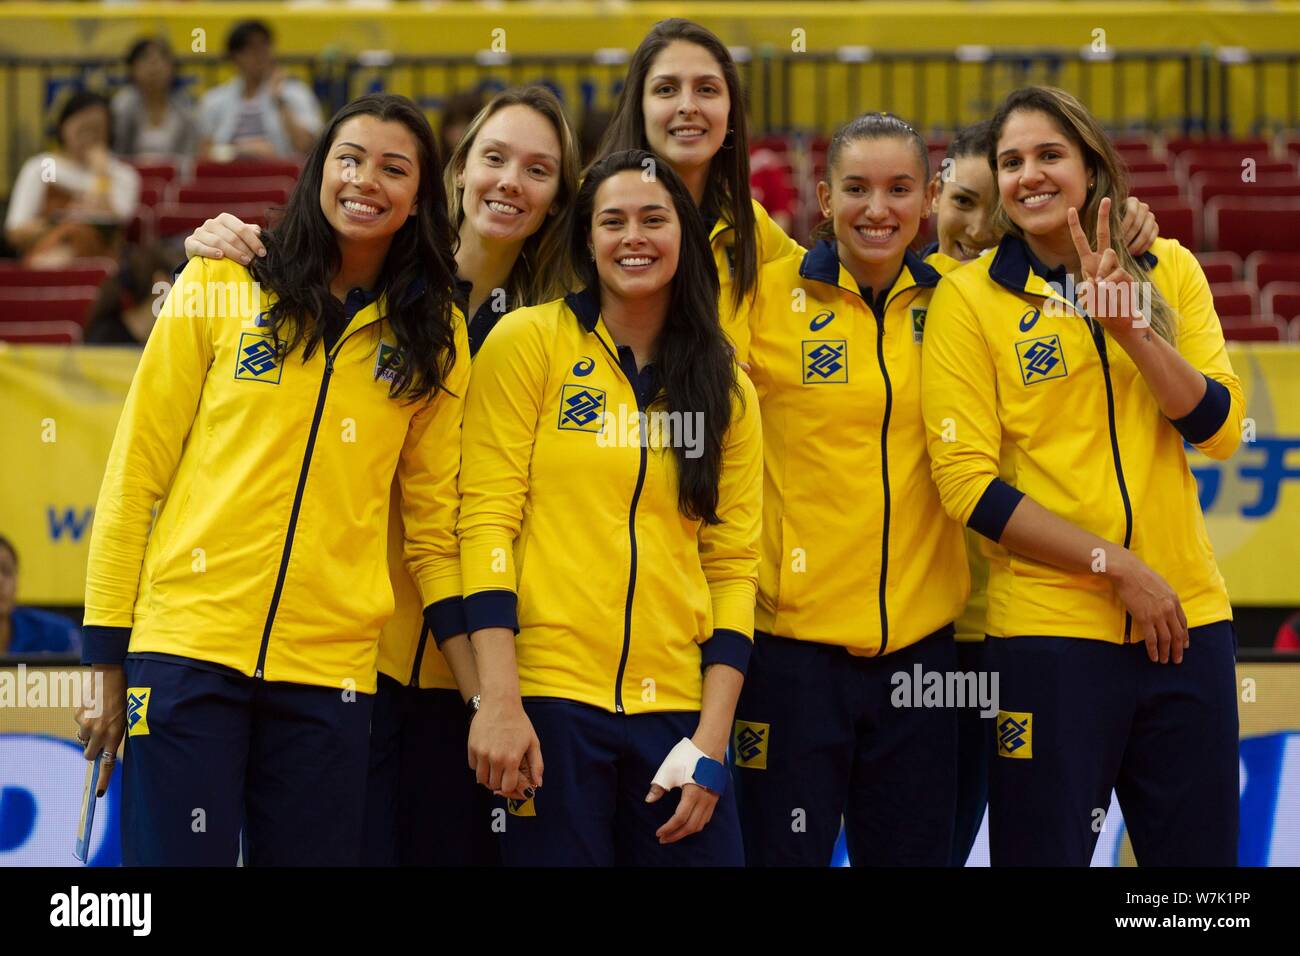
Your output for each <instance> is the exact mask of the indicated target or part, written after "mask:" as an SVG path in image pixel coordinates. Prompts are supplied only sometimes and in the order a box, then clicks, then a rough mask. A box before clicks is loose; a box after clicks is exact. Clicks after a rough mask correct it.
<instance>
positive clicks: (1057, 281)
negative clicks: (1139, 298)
mask: <svg viewBox="0 0 1300 956" xmlns="http://www.w3.org/2000/svg"><path fill="white" fill-rule="evenodd" d="M1159 261H1160V260H1158V259H1157V258H1156V257H1155V254H1154V253H1152V252H1150V251H1147V252H1144V253H1143V254H1142V255H1141V256H1139V257H1138V262H1140V263H1141V264H1142V265H1143V266H1144V267H1145V268H1147V269H1148V270H1150V269H1154V268H1155V267H1156V265H1157V264H1158V263H1159ZM1031 272H1032V273H1034V274H1035V275H1037V276H1039V277H1040V278H1042V279H1044V280H1045V281H1046V282H1048V283H1050V284H1051V285H1052V286H1054V287H1055V288H1056V289H1064V288H1065V274H1066V268H1065V266H1057V267H1056V268H1055V269H1049V268H1048V267H1047V266H1046V265H1044V264H1043V263H1042V261H1041V260H1040V259H1039V258H1038V257H1037V256H1036V255H1034V253H1033V252H1032V251H1031V250H1030V248H1029V243H1027V242H1025V240H1024V239H1021V238H1020V237H1019V236H1013V235H1011V234H1009V233H1008V234H1007V235H1005V236H1003V237H1002V241H1001V242H999V243H998V251H997V252H995V253H994V254H993V262H992V263H991V264H990V265H989V275H990V276H991V277H992V278H993V281H994V282H996V283H997V284H998V285H1001V286H1005V287H1006V288H1008V289H1011V290H1013V291H1015V292H1024V291H1025V285H1026V283H1028V281H1029V274H1030V273H1031Z"/></svg>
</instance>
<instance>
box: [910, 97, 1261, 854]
mask: <svg viewBox="0 0 1300 956" xmlns="http://www.w3.org/2000/svg"><path fill="white" fill-rule="evenodd" d="M991 139H992V144H991V148H990V154H989V163H990V166H991V167H992V169H993V171H994V176H995V178H996V181H997V185H998V192H999V198H1000V208H999V209H998V211H997V213H996V214H995V221H996V222H997V224H998V225H999V227H1000V228H1002V229H1003V230H1005V232H1006V235H1005V237H1004V238H1003V239H1002V241H1001V242H1000V243H999V246H998V250H997V253H996V254H995V255H991V256H984V257H982V258H980V259H979V260H977V261H976V262H974V263H972V264H970V265H969V266H967V267H965V268H963V269H959V270H956V271H955V272H953V273H951V274H950V275H949V276H948V277H947V278H946V279H945V280H944V281H943V282H941V283H940V285H939V288H938V289H937V290H936V292H935V295H934V299H933V300H932V302H931V305H930V311H929V315H928V318H927V328H926V335H925V342H924V346H923V352H924V355H923V371H922V395H923V403H924V412H925V418H926V426H927V430H928V432H929V436H930V452H931V457H932V459H933V473H934V477H935V481H936V483H937V485H938V487H939V494H940V497H941V498H942V499H943V502H944V505H945V507H946V508H947V509H948V511H949V513H950V514H952V515H953V516H954V517H956V518H957V519H959V520H960V521H962V522H963V523H965V524H967V525H968V526H969V527H971V528H973V529H974V530H975V531H977V532H979V533H980V534H982V535H984V536H985V537H986V538H987V539H988V542H987V543H986V547H985V552H986V554H987V555H988V557H989V564H990V570H989V584H988V619H987V629H988V633H989V635H990V637H993V638H998V639H997V640H991V641H989V646H988V649H987V654H988V667H989V669H990V670H991V671H993V672H996V673H998V674H999V676H1000V698H1001V699H1000V703H999V705H998V707H999V713H998V717H997V744H996V748H997V749H996V757H995V759H994V761H993V767H992V770H991V775H990V787H989V807H990V843H991V857H992V862H993V864H994V865H995V866H996V865H1005V864H1075V865H1086V864H1087V863H1088V861H1089V859H1090V858H1091V855H1092V851H1093V847H1094V846H1095V844H1096V840H1097V833H1098V832H1099V831H1100V824H1101V822H1102V821H1103V820H1104V814H1105V811H1106V808H1107V807H1108V806H1109V804H1110V791H1111V789H1112V787H1113V788H1114V789H1115V790H1116V791H1117V792H1118V795H1119V799H1120V804H1121V806H1122V807H1123V810H1124V816H1125V821H1126V823H1127V824H1128V828H1129V833H1130V835H1131V837H1132V841H1133V848H1134V851H1135V853H1136V855H1137V858H1138V861H1139V862H1140V863H1142V864H1144V865H1165V866H1168V865H1189V864H1215V865H1220V866H1224V865H1232V864H1233V863H1234V862H1235V861H1236V842H1237V840H1236V838H1237V813H1238V811H1237V711H1236V698H1235V686H1234V673H1233V663H1234V661H1233V658H1234V651H1235V644H1236V638H1235V634H1234V631H1233V628H1232V622H1231V619H1232V611H1231V607H1230V605H1229V603H1228V595H1227V591H1226V589H1225V587H1224V583H1223V578H1222V576H1221V575H1220V574H1219V570H1218V568H1217V567H1216V565H1215V562H1214V555H1213V552H1212V550H1211V548H1210V543H1209V539H1208V537H1207V535H1206V531H1205V521H1204V519H1203V517H1202V515H1201V510H1200V505H1199V502H1198V500H1197V489H1196V481H1195V479H1194V478H1193V476H1192V474H1191V472H1190V470H1189V469H1188V465H1187V458H1186V455H1185V453H1184V451H1183V442H1184V440H1186V441H1187V442H1189V443H1191V444H1193V445H1195V446H1196V447H1197V448H1199V449H1200V450H1202V451H1203V452H1205V453H1206V454H1207V455H1210V456H1211V457H1214V458H1226V457H1228V456H1229V455H1230V454H1232V452H1233V450H1234V449H1235V448H1236V447H1237V444H1238V442H1239V441H1240V436H1241V420H1242V415H1243V400H1242V393H1241V385H1240V382H1239V381H1238V379H1237V377H1236V376H1235V375H1234V374H1233V372H1232V367H1231V365H1230V364H1229V362H1228V357H1227V354H1226V352H1225V350H1224V345H1223V333H1222V330H1221V328H1220V326H1219V320H1218V317H1217V316H1216V315H1215V313H1214V306H1213V302H1212V300H1211V298H1210V291H1209V287H1208V286H1207V284H1206V281H1205V276H1204V274H1203V273H1202V272H1201V269H1200V266H1199V265H1198V264H1197V262H1196V259H1195V258H1194V257H1193V256H1192V254H1191V252H1189V251H1188V250H1186V249H1184V248H1183V247H1182V246H1180V245H1179V244H1178V243H1177V242H1175V241H1173V240H1170V239H1159V240H1157V241H1156V242H1155V243H1154V244H1153V246H1152V247H1151V250H1150V252H1148V253H1147V254H1146V255H1144V256H1143V257H1142V259H1141V260H1140V261H1139V260H1136V259H1134V258H1133V256H1132V255H1130V254H1129V253H1128V252H1127V250H1126V249H1125V248H1124V247H1123V245H1122V240H1121V241H1119V242H1113V241H1112V237H1118V236H1120V235H1121V232H1120V229H1119V217H1118V209H1119V206H1120V204H1121V203H1122V202H1123V200H1124V198H1125V194H1126V191H1127V186H1126V182H1125V177H1124V172H1123V167H1122V165H1121V163H1120V162H1119V160H1118V157H1117V155H1116V153H1115V151H1114V148H1113V147H1112V146H1111V145H1110V142H1109V141H1108V140H1107V138H1106V136H1105V134H1104V133H1103V132H1102V130H1101V128H1100V127H1099V126H1098V124H1097V122H1096V120H1095V119H1094V118H1093V117H1092V116H1091V115H1089V113H1088V112H1087V110H1086V109H1084V107H1083V106H1082V105H1081V104H1080V103H1079V102H1078V101H1077V100H1075V99H1074V98H1073V97H1071V96H1070V95H1069V94H1067V93H1064V92H1061V91H1059V90H1054V89H1046V88H1040V87H1030V88H1026V89H1022V90H1018V91H1016V92H1015V93H1012V94H1011V95H1010V96H1009V97H1008V98H1007V99H1006V100H1005V101H1004V102H1003V104H1002V106H1001V107H999V109H998V111H997V113H996V114H995V115H994V118H993V121H992V135H991ZM1080 210H1081V211H1080ZM1132 645H1145V648H1144V649H1139V648H1138V647H1134V646H1132Z"/></svg>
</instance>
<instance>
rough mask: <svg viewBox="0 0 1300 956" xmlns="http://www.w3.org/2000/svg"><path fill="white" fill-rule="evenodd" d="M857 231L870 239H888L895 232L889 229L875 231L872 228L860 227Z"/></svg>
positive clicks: (875, 229)
mask: <svg viewBox="0 0 1300 956" xmlns="http://www.w3.org/2000/svg"><path fill="white" fill-rule="evenodd" d="M857 230H858V232H860V233H861V234H862V235H864V236H866V237H867V238H868V239H888V238H889V237H890V236H891V235H893V233H894V230H893V229H890V228H888V227H886V228H874V229H873V228H872V227H870V226H858V227H857Z"/></svg>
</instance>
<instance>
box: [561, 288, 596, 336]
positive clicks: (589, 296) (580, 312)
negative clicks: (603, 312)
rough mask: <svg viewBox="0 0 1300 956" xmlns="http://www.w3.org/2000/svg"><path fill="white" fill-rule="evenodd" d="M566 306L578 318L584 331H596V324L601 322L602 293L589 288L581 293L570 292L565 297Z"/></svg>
mask: <svg viewBox="0 0 1300 956" xmlns="http://www.w3.org/2000/svg"><path fill="white" fill-rule="evenodd" d="M564 304H565V305H567V306H568V307H569V309H570V311H572V312H573V314H574V315H576V316H577V317H578V321H579V322H580V323H581V324H582V327H583V328H584V329H586V330H587V331H588V332H595V331H596V323H597V322H598V321H600V292H599V291H598V290H597V289H593V288H590V287H589V288H586V289H583V290H582V291H580V292H570V293H569V294H568V295H566V296H565V297H564Z"/></svg>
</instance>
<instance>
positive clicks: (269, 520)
mask: <svg viewBox="0 0 1300 956" xmlns="http://www.w3.org/2000/svg"><path fill="white" fill-rule="evenodd" d="M264 242H265V246H266V252H267V255H266V256H265V258H264V259H260V260H258V261H257V262H256V263H255V265H254V266H253V267H252V268H251V269H249V268H246V267H244V266H242V265H239V264H237V263H235V262H232V261H230V260H225V261H220V262H214V261H212V260H207V259H194V260H192V261H191V262H190V263H189V264H188V265H187V266H186V267H185V270H184V271H183V272H182V274H181V276H180V279H179V281H178V283H177V285H176V286H175V287H174V288H173V289H172V291H171V293H170V294H169V296H168V298H167V301H166V302H165V303H164V305H163V308H162V313H161V315H160V316H159V319H158V322H157V324H156V326H155V328H154V331H153V333H152V335H151V336H150V339H149V342H148V345H146V347H145V350H144V354H143V356H142V358H141V362H140V367H139V369H138V370H137V373H136V376H135V380H134V381H133V383H132V386H131V391H130V393H129V395H128V397H127V402H126V407H125V409H124V411H123V415H122V421H121V422H120V424H119V426H118V431H117V436H116V438H115V440H114V443H113V449H112V452H111V454H110V457H109V463H108V468H107V472H106V474H105V478H104V484H103V488H102V490H101V493H100V498H99V503H98V506H97V509H96V520H95V527H94V530H93V532H92V537H91V545H90V564H89V569H88V572H87V579H86V581H87V583H86V625H87V627H86V651H85V654H84V659H85V660H86V662H87V663H91V664H94V665H96V670H98V671H100V672H101V673H102V674H103V675H104V684H105V690H106V693H107V698H108V701H109V704H108V706H107V707H106V708H105V712H104V714H103V715H101V716H96V717H92V716H90V715H89V714H87V713H85V712H82V713H81V714H80V715H79V721H80V724H81V727H82V732H81V734H79V736H80V737H81V739H83V740H84V741H85V742H86V755H87V758H88V759H91V758H94V757H96V756H97V755H99V754H100V753H101V752H102V753H104V754H111V753H113V752H114V751H115V750H116V748H117V745H118V742H119V741H120V739H121V734H122V732H123V729H124V726H125V729H126V732H127V751H128V754H129V759H128V760H127V761H126V769H125V774H126V776H125V780H124V791H125V795H124V800H125V804H124V809H123V857H124V860H125V861H126V862H127V863H130V864H143V865H166V864H215V865H222V864H226V865H228V864H233V863H234V862H235V860H236V857H237V856H238V853H239V845H238V837H239V834H240V832H241V830H242V832H243V835H244V837H245V842H246V846H245V855H244V861H245V862H246V863H250V864H255V865H256V864H281V863H293V864H308V863H311V864H348V863H356V862H357V861H358V860H359V858H360V846H361V826H362V816H363V802H364V796H365V771H366V760H367V750H368V747H367V744H368V735H369V726H370V717H371V705H372V697H373V693H374V690H375V652H376V645H377V642H378V638H379V631H380V628H381V626H382V625H383V623H384V621H385V620H386V619H387V618H388V616H389V615H390V614H391V612H392V608H393V600H392V591H391V588H390V586H389V583H388V582H389V573H388V561H387V558H386V554H385V539H386V535H387V529H388V509H389V507H390V490H391V488H392V485H393V482H394V476H396V482H397V486H398V495H397V502H396V504H395V505H394V506H396V507H400V508H401V510H402V513H403V517H404V519H405V527H406V535H405V547H404V555H405V562H406V566H407V568H408V569H409V571H410V573H411V575H412V576H413V577H414V578H415V580H416V581H417V582H418V586H419V590H420V599H421V602H422V604H423V605H424V607H425V616H426V619H427V620H429V622H430V624H431V626H433V627H434V628H435V629H437V628H439V627H441V626H443V625H445V624H447V622H451V624H450V625H449V626H454V625H455V622H456V621H457V620H458V619H459V618H461V615H460V614H459V613H458V609H459V605H460V602H461V597H460V595H461V585H460V569H459V563H458V560H457V547H456V540H455V533H454V525H455V519H456V512H457V507H458V495H457V492H456V487H455V483H456V474H457V471H458V467H459V437H460V422H461V414H462V408H463V405H462V399H463V395H464V393H465V388H466V384H467V376H468V364H469V356H468V347H467V342H466V337H465V330H464V323H463V322H462V321H461V319H460V317H459V315H458V313H457V310H456V308H455V306H454V304H453V301H452V296H453V292H452V274H453V269H452V258H451V232H450V228H449V225H448V221H447V211H446V199H445V196H444V195H443V190H442V183H441V180H440V177H439V175H438V169H437V162H436V153H435V149H434V142H433V133H432V131H431V130H430V129H429V126H428V123H427V122H426V120H425V119H424V117H423V115H422V114H421V113H420V111H419V110H418V109H417V108H416V107H415V105H414V104H413V103H411V101H410V100H408V99H406V98H405V97H399V96H391V95H386V94H373V95H370V96H364V97H361V98H360V99H357V100H355V101H353V102H352V103H350V104H348V105H347V106H346V107H344V108H343V109H342V110H340V111H339V112H338V114H336V115H335V117H334V118H333V120H332V121H331V123H330V125H329V128H328V130H327V131H326V133H325V135H324V136H323V137H322V138H321V139H320V140H319V141H318V142H317V144H316V146H315V148H314V149H313V150H312V152H311V154H310V155H309V156H308V158H307V162H306V166H305V169H304V172H303V176H302V179H301V180H300V181H299V183H298V185H297V187H296V188H295V190H294V192H293V195H292V196H291V198H290V200H289V203H288V207H287V209H286V211H285V215H284V218H283V221H282V222H281V223H280V224H279V225H278V226H277V227H276V228H275V229H274V230H272V231H271V232H269V233H267V234H266V236H265V237H264ZM155 505H157V506H158V513H157V518H156V521H155V520H153V510H154V507H155ZM104 786H106V776H105V777H101V787H104ZM196 808H197V809H196Z"/></svg>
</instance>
